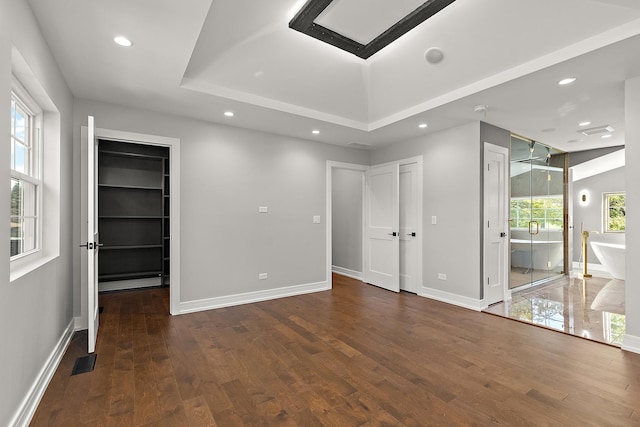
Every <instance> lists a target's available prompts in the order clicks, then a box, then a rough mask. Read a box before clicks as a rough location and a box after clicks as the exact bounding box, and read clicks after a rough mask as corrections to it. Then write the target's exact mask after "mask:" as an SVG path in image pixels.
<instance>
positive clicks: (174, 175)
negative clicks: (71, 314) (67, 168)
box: [77, 120, 180, 329]
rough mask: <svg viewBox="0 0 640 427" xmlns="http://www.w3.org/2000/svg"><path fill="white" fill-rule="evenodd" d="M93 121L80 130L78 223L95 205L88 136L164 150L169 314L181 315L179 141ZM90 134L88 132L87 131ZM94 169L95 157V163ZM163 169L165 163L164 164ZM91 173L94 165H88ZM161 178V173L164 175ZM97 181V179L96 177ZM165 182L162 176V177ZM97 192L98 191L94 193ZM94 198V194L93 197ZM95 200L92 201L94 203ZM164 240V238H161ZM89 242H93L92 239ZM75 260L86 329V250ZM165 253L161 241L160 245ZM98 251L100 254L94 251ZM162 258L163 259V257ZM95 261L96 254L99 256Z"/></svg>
mask: <svg viewBox="0 0 640 427" xmlns="http://www.w3.org/2000/svg"><path fill="white" fill-rule="evenodd" d="M92 122H93V120H90V124H91V126H82V127H81V159H82V162H81V170H80V181H81V196H80V198H81V203H80V221H81V223H82V224H87V223H88V217H89V206H90V205H91V204H92V203H93V202H94V199H93V198H90V197H89V195H90V194H91V193H90V192H89V186H88V184H89V169H90V165H89V161H88V152H89V151H90V150H89V147H90V146H91V147H93V144H89V139H90V138H89V135H90V134H91V136H92V138H91V139H95V140H96V141H99V140H108V141H114V142H120V143H129V144H131V143H133V144H140V145H152V146H158V147H166V148H167V149H168V150H169V160H168V171H169V172H168V178H167V179H168V188H169V189H170V197H167V199H168V202H166V203H167V204H165V202H164V200H163V205H162V206H163V209H165V208H166V207H167V206H168V209H169V215H168V216H169V219H168V221H167V224H168V227H169V230H168V231H169V239H167V240H168V241H169V242H170V243H169V244H168V246H167V248H166V250H167V252H168V258H169V259H168V263H167V264H168V271H169V272H170V273H169V274H170V281H171V286H170V287H169V294H170V297H169V299H170V307H169V309H170V312H171V314H180V140H179V139H177V138H169V137H162V136H156V135H147V134H139V133H133V132H124V131H118V130H112V129H104V128H95V130H93V126H92ZM90 129H91V130H92V132H89V130H90ZM95 165H96V166H97V157H96V160H95ZM165 166H166V163H165ZM91 170H93V166H91ZM163 175H164V173H163ZM96 178H98V176H97V174H96ZM163 180H164V176H163ZM96 193H97V192H96ZM96 196H97V194H96ZM97 200H98V199H97V197H96V198H95V201H97ZM98 231H99V230H98ZM88 234H89V233H88V230H87V227H82V228H81V231H80V242H79V243H84V242H88V241H90V238H89V235H88ZM163 240H164V238H163ZM91 241H92V240H91ZM77 250H78V251H79V254H78V258H77V259H79V260H80V266H79V267H78V268H79V271H80V289H81V301H82V303H81V304H82V305H81V318H80V328H81V329H82V328H83V327H87V325H89V323H90V322H89V318H90V316H89V311H90V310H89V302H88V301H89V299H90V294H91V293H92V289H90V286H89V272H88V265H89V262H88V252H89V251H87V250H84V249H81V248H78V249H77ZM163 250H164V242H163ZM97 252H99V251H97ZM163 258H164V256H163ZM98 262H100V261H99V255H98Z"/></svg>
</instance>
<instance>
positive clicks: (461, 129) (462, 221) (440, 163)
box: [371, 122, 482, 300]
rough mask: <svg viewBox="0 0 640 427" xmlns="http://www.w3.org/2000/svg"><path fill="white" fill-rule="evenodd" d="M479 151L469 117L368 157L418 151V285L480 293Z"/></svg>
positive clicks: (476, 128) (375, 160) (382, 159)
mask: <svg viewBox="0 0 640 427" xmlns="http://www.w3.org/2000/svg"><path fill="white" fill-rule="evenodd" d="M480 153H481V149H480V122H474V123H470V124H466V125H463V126H458V127H455V128H452V129H447V130H444V131H440V132H436V133H433V134H429V135H426V136H424V137H421V138H416V139H413V140H409V141H405V142H401V143H398V144H394V145H393V146H389V147H385V148H381V149H378V150H375V151H374V152H373V153H372V157H371V164H373V165H375V164H380V163H386V162H390V161H394V160H401V159H404V158H408V157H413V156H418V155H422V156H424V192H423V230H424V239H423V259H422V264H423V286H425V287H427V288H431V289H434V290H436V291H442V292H447V293H450V294H455V295H458V296H462V297H467V298H472V299H475V300H479V299H480V295H481V285H480V283H481V281H480V277H481V271H480V259H481V258H480V256H481V252H480V248H481V231H480V221H479V220H478V218H481V216H482V211H481V202H480V194H481V186H480V185H481V184H480V180H479V177H480V164H481V163H480V162H481V159H480ZM432 216H437V225H431V217H432ZM461 266H464V268H461ZM438 273H444V274H446V275H447V280H446V281H444V280H439V279H438Z"/></svg>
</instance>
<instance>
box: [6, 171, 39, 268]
mask: <svg viewBox="0 0 640 427" xmlns="http://www.w3.org/2000/svg"><path fill="white" fill-rule="evenodd" d="M35 201H36V186H35V185H33V184H32V183H30V182H27V181H21V180H19V179H15V178H11V207H10V219H9V221H10V222H9V227H10V254H11V256H14V255H18V254H21V253H24V252H28V251H31V250H33V249H36V226H37V217H36V211H35Z"/></svg>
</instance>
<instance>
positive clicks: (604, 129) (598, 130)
mask: <svg viewBox="0 0 640 427" xmlns="http://www.w3.org/2000/svg"><path fill="white" fill-rule="evenodd" d="M614 130H615V129H614V128H613V127H611V126H609V125H606V126H598V127H595V128H589V129H582V130H579V131H578V132H580V133H581V134H583V135H586V136H591V135H600V134H602V133H611V132H613V131H614Z"/></svg>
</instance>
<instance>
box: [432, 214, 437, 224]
mask: <svg viewBox="0 0 640 427" xmlns="http://www.w3.org/2000/svg"><path fill="white" fill-rule="evenodd" d="M437 223H438V217H437V216H435V215H434V216H432V217H431V225H436V224H437Z"/></svg>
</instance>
